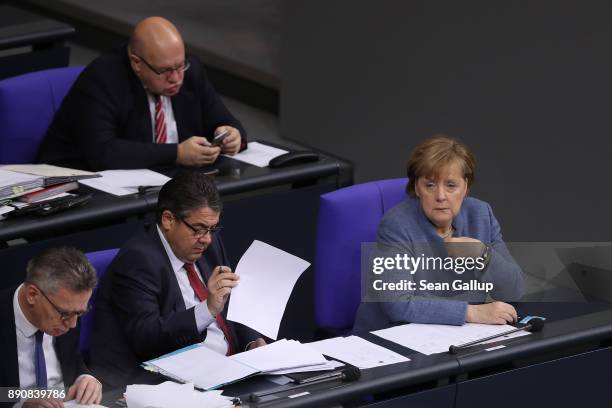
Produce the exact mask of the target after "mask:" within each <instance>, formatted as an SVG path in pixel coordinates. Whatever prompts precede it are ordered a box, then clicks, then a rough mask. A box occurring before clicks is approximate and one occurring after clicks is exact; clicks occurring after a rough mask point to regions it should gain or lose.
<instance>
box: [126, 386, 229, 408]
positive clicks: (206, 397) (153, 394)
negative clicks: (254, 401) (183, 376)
mask: <svg viewBox="0 0 612 408" xmlns="http://www.w3.org/2000/svg"><path fill="white" fill-rule="evenodd" d="M125 400H126V402H127V406H128V408H149V407H156V408H174V407H181V408H200V407H207V408H225V407H233V406H234V404H233V403H232V398H231V397H225V396H223V395H221V391H207V392H201V391H197V390H195V389H194V388H193V384H177V383H174V382H171V381H166V382H164V383H162V384H159V385H141V384H137V385H128V386H127V389H126V391H125Z"/></svg>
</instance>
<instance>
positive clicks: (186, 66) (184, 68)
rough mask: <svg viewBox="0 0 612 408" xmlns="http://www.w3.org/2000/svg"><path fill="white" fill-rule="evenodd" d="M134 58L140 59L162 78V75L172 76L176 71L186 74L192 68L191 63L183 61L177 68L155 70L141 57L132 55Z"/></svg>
mask: <svg viewBox="0 0 612 408" xmlns="http://www.w3.org/2000/svg"><path fill="white" fill-rule="evenodd" d="M132 54H133V55H134V56H136V57H138V58H139V59H140V60H141V61H142V62H144V63H145V65H146V66H147V67H149V69H150V70H151V71H153V72H154V73H155V74H157V75H159V76H162V75H166V74H170V73H172V72H174V71H177V72H185V71H187V70H188V69H189V67H190V66H191V63H190V62H189V60H188V59H185V61H183V63H182V64H181V65H179V66H176V67H167V68H155V67H154V66H153V65H151V64H150V63H149V62H148V61H147V60H146V59H144V58H142V57H141V56H140V55H138V54H135V53H132Z"/></svg>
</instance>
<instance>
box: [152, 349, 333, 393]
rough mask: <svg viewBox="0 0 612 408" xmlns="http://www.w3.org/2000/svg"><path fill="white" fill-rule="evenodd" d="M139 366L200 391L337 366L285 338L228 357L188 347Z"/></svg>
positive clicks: (331, 368) (208, 350)
mask: <svg viewBox="0 0 612 408" xmlns="http://www.w3.org/2000/svg"><path fill="white" fill-rule="evenodd" d="M143 365H144V366H145V367H146V368H147V369H149V370H151V371H155V372H158V373H160V374H163V375H165V376H167V377H169V378H172V379H175V380H177V381H180V382H183V383H193V384H194V385H195V386H196V387H197V388H199V389H203V390H210V389H215V388H218V387H221V386H223V385H225V384H230V383H233V382H236V381H238V380H241V379H243V378H247V377H250V376H252V375H255V374H287V373H292V372H303V371H320V370H333V369H334V368H335V367H336V366H337V365H336V364H334V363H329V362H328V361H327V360H326V359H325V357H323V355H322V354H321V353H320V352H318V351H316V350H315V349H313V348H310V347H308V346H306V345H304V344H301V343H300V342H299V341H295V340H285V339H283V340H279V341H277V342H275V343H272V344H268V345H267V346H264V347H259V348H256V349H253V350H249V351H245V352H243V353H238V354H234V355H233V356H231V357H227V356H224V355H222V354H219V353H217V352H215V351H212V350H210V349H209V348H207V347H206V346H203V345H196V346H190V347H186V348H185V349H181V350H178V351H176V352H174V353H171V354H169V355H166V356H163V357H160V358H157V359H154V360H150V361H147V362H146V363H144V364H143Z"/></svg>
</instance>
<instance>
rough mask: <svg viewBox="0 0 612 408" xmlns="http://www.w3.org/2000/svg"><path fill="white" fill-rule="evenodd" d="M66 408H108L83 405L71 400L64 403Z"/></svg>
mask: <svg viewBox="0 0 612 408" xmlns="http://www.w3.org/2000/svg"><path fill="white" fill-rule="evenodd" d="M64 408H107V407H106V406H104V405H96V404H93V405H83V404H79V403H77V402H76V400H70V401H66V402H64Z"/></svg>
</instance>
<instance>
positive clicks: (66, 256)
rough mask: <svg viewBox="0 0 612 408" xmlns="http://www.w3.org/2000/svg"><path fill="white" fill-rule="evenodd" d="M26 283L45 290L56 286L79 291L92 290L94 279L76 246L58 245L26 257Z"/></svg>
mask: <svg viewBox="0 0 612 408" xmlns="http://www.w3.org/2000/svg"><path fill="white" fill-rule="evenodd" d="M26 283H33V284H35V285H36V286H38V287H39V288H40V289H42V290H43V291H45V292H48V293H53V292H55V291H57V290H58V289H60V288H64V289H68V290H69V291H71V292H74V293H82V292H85V291H87V290H90V289H91V290H93V289H94V288H95V287H96V284H97V283H98V278H97V276H96V271H95V269H94V267H93V266H92V265H91V263H90V262H89V260H88V259H87V257H85V255H84V254H83V252H81V251H79V250H78V249H76V248H71V247H59V248H51V249H47V250H45V251H43V252H42V253H40V254H38V255H36V256H35V257H34V258H32V259H30V261H29V262H28V266H27V268H26Z"/></svg>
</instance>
